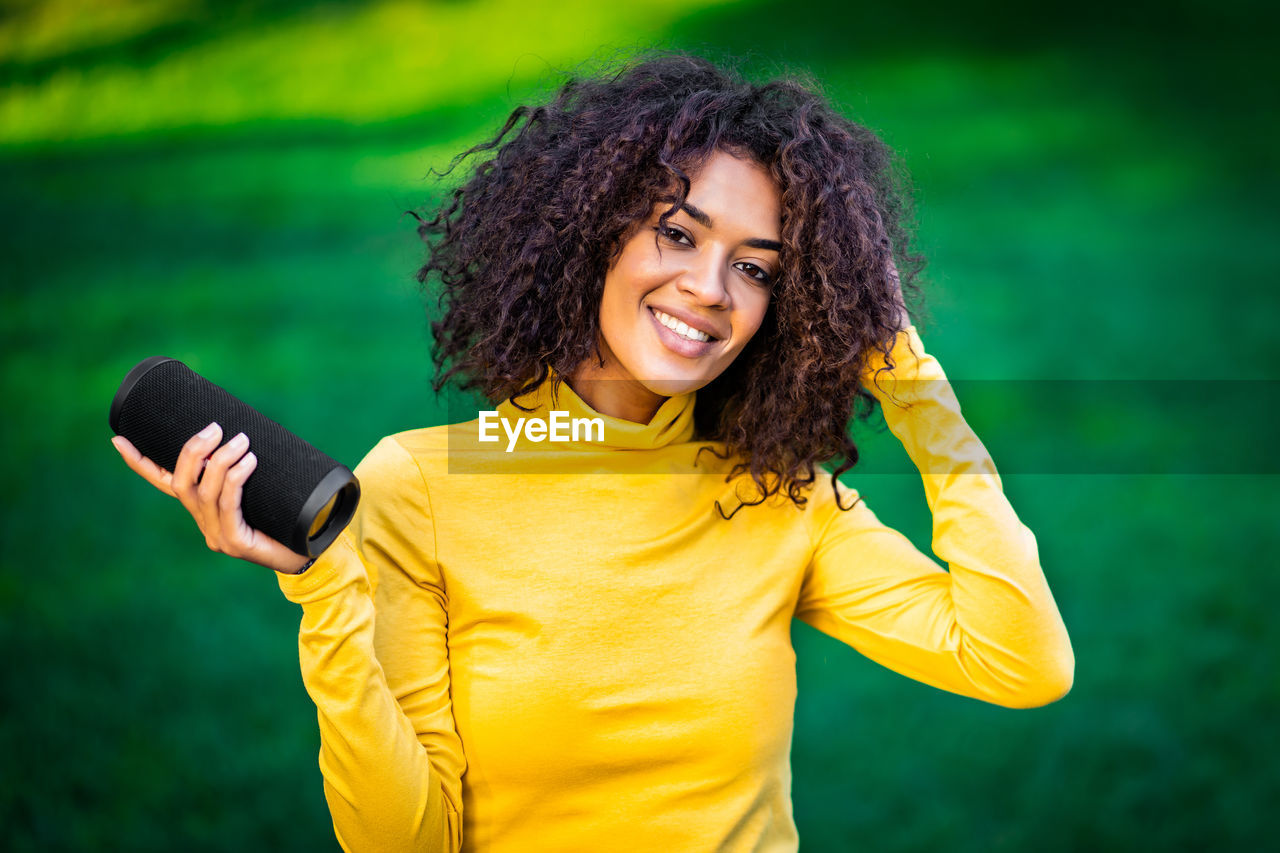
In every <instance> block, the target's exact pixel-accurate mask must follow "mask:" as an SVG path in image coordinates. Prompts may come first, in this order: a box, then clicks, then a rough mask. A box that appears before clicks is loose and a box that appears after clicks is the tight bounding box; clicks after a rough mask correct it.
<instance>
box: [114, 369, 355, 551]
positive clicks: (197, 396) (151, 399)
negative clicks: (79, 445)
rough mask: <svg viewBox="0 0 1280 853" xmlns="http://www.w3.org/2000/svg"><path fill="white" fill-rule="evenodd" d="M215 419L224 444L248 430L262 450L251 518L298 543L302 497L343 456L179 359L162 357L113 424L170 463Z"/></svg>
mask: <svg viewBox="0 0 1280 853" xmlns="http://www.w3.org/2000/svg"><path fill="white" fill-rule="evenodd" d="M214 421H217V422H218V424H219V425H221V427H222V440H223V443H224V444H225V443H226V442H228V441H230V440H231V439H232V438H234V437H235V435H236V434H237V433H241V432H243V433H244V434H245V435H246V436H248V437H249V449H250V450H252V451H253V452H254V454H255V455H256V456H257V457H258V467H257V468H256V469H255V470H254V472H253V474H252V475H250V477H249V479H248V481H246V483H245V487H244V498H243V502H242V509H243V512H244V518H245V521H246V522H248V524H249V526H250V527H253V528H255V529H257V530H261V531H262V532H263V533H265V534H267V535H268V536H270V537H271V538H273V539H276V540H277V541H280V542H283V543H285V544H286V545H289V546H290V547H293V548H294V550H299V549H298V542H297V539H296V537H295V535H294V534H295V530H296V528H297V525H298V522H299V515H300V513H301V511H302V507H303V504H304V503H305V502H306V500H307V498H308V497H309V496H310V495H311V492H312V491H313V490H314V489H315V487H316V486H317V484H319V482H320V481H321V480H322V479H323V478H324V476H325V475H326V474H328V473H329V472H330V471H332V470H333V469H334V468H337V467H341V466H340V464H339V463H338V462H337V461H335V460H334V459H332V458H330V457H329V456H326V455H325V454H323V453H321V452H320V451H319V450H317V449H316V448H315V447H313V446H312V445H310V444H308V443H307V442H305V441H303V440H302V439H301V438H299V437H298V436H296V435H294V434H293V433H291V432H289V431H288V430H287V429H285V428H284V427H282V426H280V424H278V423H276V422H275V421H273V420H271V419H270V418H268V417H266V416H264V415H262V414H261V413H260V412H258V411H257V410H255V409H253V408H252V407H250V406H248V405H246V404H245V403H242V402H241V401H240V400H238V399H236V398H235V397H233V396H232V395H231V394H229V393H227V392H226V391H225V390H223V389H222V388H220V387H218V386H217V385H214V384H213V383H212V382H210V381H209V380H207V379H205V378H204V377H202V376H200V375H199V374H197V373H195V372H194V371H192V370H191V368H189V367H187V366H186V365H185V364H183V363H182V362H180V361H164V362H161V363H160V364H157V365H156V366H154V367H152V368H151V369H150V370H148V371H147V372H146V373H145V374H143V375H142V376H141V377H140V378H139V379H138V380H137V382H136V383H135V384H134V386H133V388H132V389H130V390H129V391H128V392H127V396H126V397H125V398H124V400H122V401H120V403H119V410H118V414H117V418H116V423H115V427H116V431H117V432H118V433H119V434H120V435H123V436H124V437H125V438H127V439H129V441H131V442H132V443H133V445H134V447H136V448H138V450H140V451H141V452H142V455H144V456H146V457H147V458H149V459H151V460H152V461H154V462H155V463H156V464H157V465H160V466H161V467H163V468H165V469H166V470H169V471H172V470H173V469H174V466H175V465H176V464H177V461H178V454H179V453H180V452H181V450H182V446H183V445H184V444H186V442H187V440H188V439H190V438H191V436H193V435H195V434H196V433H197V432H199V431H200V430H202V429H204V428H205V427H206V426H208V425H209V424H210V423H212V422H214ZM264 486H266V487H264Z"/></svg>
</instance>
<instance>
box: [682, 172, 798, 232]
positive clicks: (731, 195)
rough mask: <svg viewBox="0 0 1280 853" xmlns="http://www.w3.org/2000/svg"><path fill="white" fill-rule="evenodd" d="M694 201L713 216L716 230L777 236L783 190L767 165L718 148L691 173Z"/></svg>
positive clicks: (691, 195) (691, 188)
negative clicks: (765, 166)
mask: <svg viewBox="0 0 1280 853" xmlns="http://www.w3.org/2000/svg"><path fill="white" fill-rule="evenodd" d="M688 201H689V203H690V204H692V205H694V206H695V207H697V208H699V209H700V210H702V211H703V212H704V213H706V214H707V215H708V216H710V217H711V220H712V222H713V223H714V228H715V230H742V231H744V232H750V234H749V236H752V237H766V238H771V239H776V238H777V235H778V233H779V230H780V229H781V222H782V191H781V190H780V189H779V188H778V185H777V183H775V182H774V180H773V178H772V177H771V176H770V175H769V173H768V171H766V170H765V168H764V167H763V166H761V165H760V164H759V163H756V162H755V161H753V160H743V159H741V158H739V157H735V156H733V155H732V154H728V153H725V152H723V151H717V152H715V153H714V154H712V155H711V156H710V157H709V158H707V161H706V162H705V163H704V164H702V167H701V168H699V169H698V170H697V171H696V172H691V173H690V175H689V197H688Z"/></svg>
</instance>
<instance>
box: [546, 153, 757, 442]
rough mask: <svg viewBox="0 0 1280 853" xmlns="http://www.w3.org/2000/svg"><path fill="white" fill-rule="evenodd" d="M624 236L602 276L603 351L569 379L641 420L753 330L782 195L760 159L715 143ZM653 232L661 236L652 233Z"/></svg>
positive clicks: (712, 371)
mask: <svg viewBox="0 0 1280 853" xmlns="http://www.w3.org/2000/svg"><path fill="white" fill-rule="evenodd" d="M689 177H690V188H689V196H688V200H687V202H686V204H685V206H684V208H682V209H681V210H678V211H677V212H676V213H674V214H673V215H672V216H670V217H669V218H668V219H667V222H666V224H665V226H664V225H662V224H660V223H659V221H658V217H659V215H660V214H661V213H662V212H663V211H665V210H667V209H668V208H669V207H670V203H669V202H664V201H661V200H659V201H656V202H655V204H654V207H653V211H652V213H651V214H650V216H649V218H648V219H647V220H646V221H645V222H644V223H642V225H641V227H639V229H638V230H636V231H635V232H634V233H633V234H632V235H631V236H630V237H628V238H627V240H626V242H625V243H624V244H623V246H622V251H621V254H620V255H619V256H618V258H617V260H616V261H615V262H614V265H613V266H612V267H611V268H610V269H609V272H608V273H607V274H606V275H605V280H604V295H603V297H602V299H601V304H600V333H601V338H602V340H601V341H600V354H601V355H602V356H603V358H604V366H603V367H600V366H599V364H598V362H596V361H594V360H589V361H588V362H587V363H585V364H584V365H583V366H582V367H581V368H580V369H579V370H578V371H577V372H576V373H575V374H574V375H573V377H571V384H572V385H573V387H574V389H575V390H576V391H577V392H578V393H579V394H580V395H582V396H583V397H584V399H586V401H587V402H588V403H589V404H591V406H592V407H593V408H595V409H596V411H599V412H602V413H604V414H609V415H613V416H615V417H623V418H626V419H628V420H636V421H641V422H648V420H649V419H650V418H651V417H652V416H653V413H654V412H655V411H656V410H657V408H658V406H660V405H661V404H662V401H663V400H665V399H666V398H667V397H670V396H673V395H676V394H684V393H687V392H690V391H696V390H698V389H699V388H702V387H703V386H705V385H706V384H707V383H709V382H710V381H711V380H713V379H715V378H716V377H717V376H719V375H720V374H721V373H722V372H724V370H725V368H727V367H728V366H729V365H730V364H731V363H732V362H733V360H734V359H735V358H737V356H738V354H739V353H740V352H742V349H743V347H745V346H746V345H747V342H748V341H750V340H751V337H752V335H754V334H755V333H756V330H757V329H759V328H760V324H761V322H762V321H763V320H764V315H765V310H766V309H767V308H768V307H769V296H770V289H771V284H772V282H773V280H774V279H775V278H776V277H777V276H778V274H779V267H778V251H779V249H781V242H780V241H781V237H780V234H781V222H782V194H781V192H780V191H779V189H778V187H777V185H776V184H775V183H774V181H773V179H772V178H771V177H770V176H769V174H768V173H767V172H766V171H765V169H764V167H762V166H760V165H759V164H757V163H754V162H752V161H748V160H742V159H739V158H737V157H735V156H733V155H731V154H727V153H724V152H716V153H715V154H713V155H712V156H711V157H710V158H709V159H708V160H707V162H706V164H705V165H703V167H702V168H701V169H700V170H699V171H698V172H696V173H693V174H690V176H689ZM655 237H656V238H657V240H656V242H655V239H654V238H655Z"/></svg>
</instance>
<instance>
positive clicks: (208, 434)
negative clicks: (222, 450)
mask: <svg viewBox="0 0 1280 853" xmlns="http://www.w3.org/2000/svg"><path fill="white" fill-rule="evenodd" d="M221 429H222V427H220V426H218V422H217V421H214V422H213V423H211V424H209V425H208V426H207V427H205V428H204V429H202V430H200V437H201V438H213V437H214V436H215V435H217V434H218V432H219V430H221Z"/></svg>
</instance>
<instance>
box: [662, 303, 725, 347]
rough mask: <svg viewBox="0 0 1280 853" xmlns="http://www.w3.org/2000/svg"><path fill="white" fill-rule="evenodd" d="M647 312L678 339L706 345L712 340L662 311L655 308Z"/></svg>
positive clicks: (704, 333)
mask: <svg viewBox="0 0 1280 853" xmlns="http://www.w3.org/2000/svg"><path fill="white" fill-rule="evenodd" d="M649 310H650V311H652V312H653V316H654V317H656V318H657V319H658V322H659V323H661V324H662V325H664V326H666V327H667V328H668V329H670V330H671V331H673V332H675V333H676V334H677V335H679V336H680V337H682V338H684V339H685V340H687V341H697V342H699V343H707V342H708V341H710V340H711V339H712V338H711V336H710V335H708V334H707V333H706V332H700V331H698V330H697V329H691V328H689V326H687V325H686V324H685V323H682V322H681V321H679V320H677V319H676V318H675V317H672V316H671V315H670V314H666V313H664V312H662V311H659V310H658V309H657V308H651V309H649Z"/></svg>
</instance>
